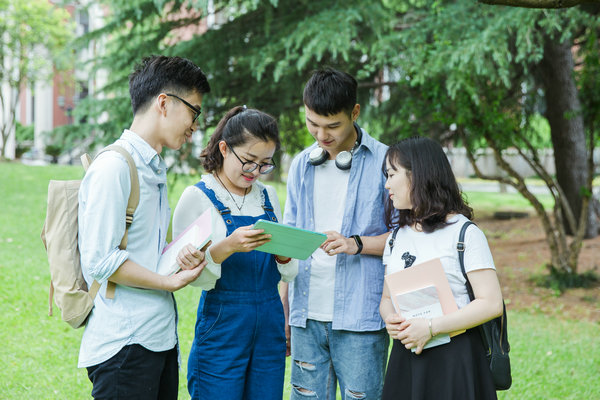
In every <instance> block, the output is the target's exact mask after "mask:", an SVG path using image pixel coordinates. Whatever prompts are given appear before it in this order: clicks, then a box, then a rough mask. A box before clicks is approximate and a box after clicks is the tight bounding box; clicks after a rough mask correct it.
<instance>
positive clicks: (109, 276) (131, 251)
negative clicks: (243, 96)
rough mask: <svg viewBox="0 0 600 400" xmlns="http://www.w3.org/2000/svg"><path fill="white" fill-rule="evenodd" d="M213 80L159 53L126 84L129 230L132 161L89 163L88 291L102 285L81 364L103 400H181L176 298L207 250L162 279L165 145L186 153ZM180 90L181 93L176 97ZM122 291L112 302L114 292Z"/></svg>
mask: <svg viewBox="0 0 600 400" xmlns="http://www.w3.org/2000/svg"><path fill="white" fill-rule="evenodd" d="M209 91H210V87H209V84H208V82H207V80H206V76H205V75H204V73H203V72H202V70H201V69H200V68H199V67H198V66H196V65H194V64H193V63H192V62H191V61H189V60H186V59H182V58H179V57H164V56H153V57H149V58H146V59H144V60H142V62H141V63H140V64H139V65H137V66H136V68H135V70H134V72H133V73H132V74H131V75H130V77H129V92H130V95H131V105H132V108H133V122H132V124H131V127H130V128H129V129H125V131H124V132H123V134H122V135H121V137H120V138H119V140H117V141H116V142H115V144H116V145H118V146H121V147H123V148H124V149H125V151H127V152H128V153H129V154H130V155H131V158H132V159H133V161H134V163H135V166H136V168H137V172H138V179H139V188H140V199H139V204H138V206H137V208H136V210H135V213H134V215H133V222H132V223H131V225H130V227H129V229H128V233H127V247H126V249H124V250H121V249H120V248H119V243H120V242H121V238H122V237H123V234H124V232H125V218H124V217H125V210H126V207H127V201H128V198H129V194H130V191H131V180H130V172H129V167H128V164H127V161H126V159H125V158H124V157H123V156H122V155H121V154H119V153H117V152H114V151H106V152H104V153H102V154H100V155H99V156H98V157H97V159H96V160H94V162H93V163H92V164H91V165H90V167H89V169H88V171H87V173H86V175H85V177H84V179H83V181H82V184H81V188H80V190H79V221H78V223H79V249H80V251H81V267H82V271H83V275H84V277H85V279H86V282H87V283H88V286H89V285H90V284H91V283H92V282H93V281H94V280H96V281H98V282H99V283H101V287H100V290H99V291H98V294H97V295H96V297H95V303H94V308H93V309H92V312H91V314H90V316H89V319H88V321H87V324H86V327H85V331H84V333H83V338H82V342H81V349H80V353H79V367H86V368H87V371H88V377H89V379H90V380H91V381H92V384H93V389H92V396H93V397H94V398H102V399H116V398H122V399H151V398H153V399H156V398H160V399H176V398H177V395H178V387H179V383H178V380H179V370H178V338H177V326H176V325H177V312H176V307H175V300H174V297H173V293H172V292H174V291H176V290H178V289H180V288H182V287H184V286H186V285H187V284H189V283H190V282H192V281H193V280H195V279H196V278H197V277H198V276H199V275H200V273H201V272H202V270H203V267H204V265H205V264H206V261H204V254H203V252H200V251H198V250H197V249H195V248H194V247H193V246H192V245H188V246H187V247H185V248H184V249H183V250H182V251H181V252H180V254H179V257H178V262H179V265H180V266H181V268H182V271H180V272H178V273H176V274H174V275H171V276H162V275H159V274H157V273H156V271H157V267H158V261H159V258H160V255H161V253H162V250H163V248H164V246H165V244H166V236H167V230H168V227H169V220H170V211H171V210H170V208H169V205H168V201H167V187H166V186H167V175H166V169H167V167H166V164H165V161H164V160H163V158H162V157H161V152H162V150H163V148H164V147H168V148H171V149H175V150H176V149H179V148H180V147H181V145H182V144H183V143H184V142H185V141H186V140H189V139H191V136H192V133H193V132H194V131H195V130H196V128H197V126H196V125H197V119H198V116H199V115H200V104H201V103H202V96H203V95H204V94H205V93H208V92H209ZM175 93H176V94H175ZM109 282H110V284H111V285H114V284H116V288H115V291H114V296H113V295H111V294H110V291H107V287H108V286H109Z"/></svg>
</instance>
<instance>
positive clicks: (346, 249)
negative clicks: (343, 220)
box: [321, 231, 358, 256]
mask: <svg viewBox="0 0 600 400" xmlns="http://www.w3.org/2000/svg"><path fill="white" fill-rule="evenodd" d="M323 233H324V234H326V235H327V240H325V243H323V244H322V245H321V248H322V249H323V251H325V253H327V254H329V255H330V256H334V255H336V254H341V253H346V254H350V255H354V254H356V252H357V251H358V246H357V245H356V241H355V240H354V239H352V238H347V237H346V236H343V235H342V234H340V233H339V232H335V231H325V232H323Z"/></svg>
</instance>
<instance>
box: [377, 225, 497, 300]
mask: <svg viewBox="0 0 600 400" xmlns="http://www.w3.org/2000/svg"><path fill="white" fill-rule="evenodd" d="M467 221H468V219H467V218H466V217H465V216H463V215H455V216H453V217H452V218H450V219H449V220H448V222H451V223H452V222H454V223H453V224H451V225H448V226H446V227H444V228H441V229H438V230H436V231H434V232H431V233H425V232H416V231H414V230H413V229H411V228H410V227H409V226H405V227H402V228H400V229H399V230H398V234H397V235H396V239H395V241H394V248H393V250H392V253H391V254H390V244H389V239H390V238H391V234H390V236H389V237H388V239H387V240H386V245H385V249H384V252H383V263H384V264H385V265H386V274H390V273H393V272H396V271H399V270H402V269H404V268H405V267H406V266H407V264H409V263H410V261H407V260H409V259H412V257H410V256H413V257H414V261H413V264H411V265H417V264H420V263H423V262H425V261H428V260H431V259H434V258H439V259H440V260H441V262H442V266H443V267H444V271H445V272H446V277H447V278H448V283H450V288H451V289H452V294H453V295H454V299H455V300H456V304H457V306H458V308H462V307H464V306H466V305H467V304H469V302H470V300H469V294H468V293H467V288H466V286H465V284H466V281H465V278H464V276H463V274H462V271H461V269H460V263H459V260H458V250H457V249H456V244H457V242H458V237H459V234H460V230H461V228H462V226H463V224H464V223H465V222H467ZM406 253H408V254H406ZM403 255H404V259H403V258H402V257H403ZM464 264H465V272H467V273H468V272H470V271H475V270H479V269H486V268H491V269H494V270H495V269H496V267H495V266H494V260H493V258H492V253H491V251H490V247H489V245H488V242H487V239H486V238H485V235H484V234H483V232H482V231H481V229H479V227H477V226H476V225H471V226H469V227H468V228H467V231H466V232H465V255H464Z"/></svg>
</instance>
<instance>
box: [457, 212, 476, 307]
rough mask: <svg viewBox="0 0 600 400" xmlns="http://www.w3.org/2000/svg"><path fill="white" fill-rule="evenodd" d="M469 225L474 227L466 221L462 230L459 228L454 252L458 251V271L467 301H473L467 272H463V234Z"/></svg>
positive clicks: (473, 296) (472, 223) (470, 222)
mask: <svg viewBox="0 0 600 400" xmlns="http://www.w3.org/2000/svg"><path fill="white" fill-rule="evenodd" d="M469 225H475V223H474V222H472V221H467V222H465V223H464V224H463V226H462V228H460V235H458V243H456V250H458V262H459V264H460V270H461V271H462V274H463V276H464V277H465V281H466V283H465V284H466V286H467V293H469V299H471V301H473V299H474V298H475V295H474V293H473V287H472V286H471V282H469V278H468V277H467V272H466V271H465V233H466V231H467V228H468V227H469Z"/></svg>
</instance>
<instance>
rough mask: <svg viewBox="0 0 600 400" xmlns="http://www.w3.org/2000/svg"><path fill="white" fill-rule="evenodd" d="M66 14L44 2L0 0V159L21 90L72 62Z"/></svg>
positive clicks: (41, 0) (12, 127) (11, 125)
mask: <svg viewBox="0 0 600 400" xmlns="http://www.w3.org/2000/svg"><path fill="white" fill-rule="evenodd" d="M69 20H70V18H69V14H68V13H67V12H66V11H65V10H64V9H61V8H57V7H55V6H54V5H52V4H50V3H49V2H48V1H47V0H28V1H21V0H0V85H3V86H5V87H6V88H7V90H6V91H4V90H0V113H1V117H0V159H1V158H3V156H4V152H5V150H6V149H5V146H6V143H7V141H8V137H9V135H10V134H11V132H13V129H14V127H15V125H16V124H15V121H16V118H15V116H16V113H17V104H18V99H19V95H20V93H21V90H22V89H23V88H24V87H25V86H27V85H32V84H33V83H34V82H35V81H36V80H38V81H43V80H46V79H50V78H51V77H52V76H53V74H54V73H55V72H56V71H60V70H65V69H67V68H68V66H69V62H71V61H72V59H71V58H70V57H69V54H68V52H65V51H64V50H65V49H66V48H67V43H68V42H69V40H71V38H72V34H73V26H72V24H70V23H69V22H68V21H69Z"/></svg>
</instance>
